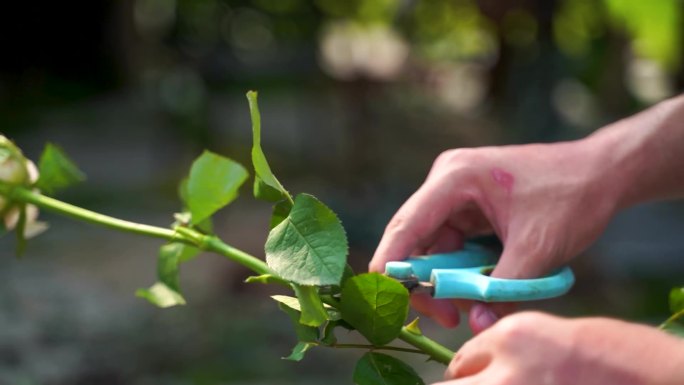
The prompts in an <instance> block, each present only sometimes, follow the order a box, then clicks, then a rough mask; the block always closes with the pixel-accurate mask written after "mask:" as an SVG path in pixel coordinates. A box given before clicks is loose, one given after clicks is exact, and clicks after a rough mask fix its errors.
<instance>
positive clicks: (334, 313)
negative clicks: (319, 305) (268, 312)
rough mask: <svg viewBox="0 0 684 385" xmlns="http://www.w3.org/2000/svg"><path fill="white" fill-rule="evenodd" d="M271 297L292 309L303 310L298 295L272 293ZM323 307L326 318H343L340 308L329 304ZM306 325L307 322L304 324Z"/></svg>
mask: <svg viewBox="0 0 684 385" xmlns="http://www.w3.org/2000/svg"><path fill="white" fill-rule="evenodd" d="M271 298H273V299H274V300H275V301H277V302H279V303H280V304H283V305H285V306H287V307H289V308H290V309H292V310H295V311H297V312H301V311H302V305H301V301H300V300H299V298H296V297H290V296H289V295H272V296H271ZM323 308H324V309H325V312H326V320H332V321H337V320H340V319H341V318H342V315H341V314H340V312H339V310H337V309H335V308H334V307H332V306H330V305H328V304H323ZM297 322H300V323H301V321H300V318H297ZM304 325H306V324H304Z"/></svg>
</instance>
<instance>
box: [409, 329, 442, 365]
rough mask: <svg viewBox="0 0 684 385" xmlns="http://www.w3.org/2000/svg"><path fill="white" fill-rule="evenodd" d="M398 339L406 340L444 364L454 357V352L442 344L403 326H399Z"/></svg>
mask: <svg viewBox="0 0 684 385" xmlns="http://www.w3.org/2000/svg"><path fill="white" fill-rule="evenodd" d="M399 339H400V340H402V341H404V342H406V343H407V344H409V345H413V346H415V347H416V348H418V349H420V350H422V351H423V352H425V353H426V354H428V355H429V356H430V357H431V358H432V359H433V360H435V361H437V362H440V363H442V364H444V365H449V362H451V359H452V358H454V352H452V351H451V350H449V349H447V348H446V347H444V346H443V345H440V344H439V343H437V342H435V341H433V340H431V339H429V338H427V337H425V336H424V335H422V334H416V333H414V332H412V331H410V330H408V329H407V328H406V326H404V327H403V328H401V333H399Z"/></svg>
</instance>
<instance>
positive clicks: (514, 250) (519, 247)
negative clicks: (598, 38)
mask: <svg viewBox="0 0 684 385" xmlns="http://www.w3.org/2000/svg"><path fill="white" fill-rule="evenodd" d="M530 250H531V248H529V247H527V246H526V245H523V244H522V243H519V242H514V243H512V244H510V243H509V244H506V245H505V246H504V251H503V253H502V254H501V258H500V259H499V263H498V264H497V265H496V267H495V268H494V271H492V274H491V276H492V277H495V278H506V279H526V278H537V277H539V276H541V275H543V274H544V273H545V272H546V271H547V269H548V266H549V265H550V263H549V262H548V261H549V260H550V258H549V256H547V255H542V254H535V253H534V252H531V251H530ZM516 308H517V304H516V303H513V302H496V303H484V302H477V303H475V304H474V305H473V306H472V308H471V309H470V314H469V319H468V320H469V324H470V328H471V329H472V331H473V333H475V334H478V333H480V332H482V331H483V330H485V329H487V328H489V327H490V326H492V325H494V324H495V323H496V322H497V321H498V320H499V319H500V318H502V317H504V316H506V315H508V314H511V313H513V312H514V311H515V310H516Z"/></svg>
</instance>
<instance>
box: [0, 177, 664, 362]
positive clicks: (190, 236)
mask: <svg viewBox="0 0 684 385" xmlns="http://www.w3.org/2000/svg"><path fill="white" fill-rule="evenodd" d="M0 195H4V196H6V197H9V198H10V200H13V201H20V202H25V203H30V204H33V205H36V206H38V207H40V208H41V209H44V210H47V211H51V212H54V213H57V214H61V215H65V216H68V217H71V218H74V219H78V220H82V221H85V222H88V223H92V224H95V225H99V226H104V227H108V228H111V229H115V230H120V231H124V232H128V233H133V234H139V235H146V236H150V237H154V238H161V239H164V240H167V241H173V242H183V243H186V244H190V245H194V246H196V247H198V248H200V249H202V250H205V251H211V252H215V253H217V254H220V255H223V256H224V257H226V258H228V259H230V260H232V261H234V262H237V263H239V264H241V265H243V266H245V267H247V268H249V269H251V270H253V271H254V272H256V273H258V274H273V272H272V271H271V269H269V267H268V265H266V263H265V262H264V261H262V260H260V259H258V258H256V257H254V256H252V255H250V254H247V253H245V252H244V251H242V250H239V249H236V248H234V247H232V246H230V245H228V244H226V243H225V242H223V241H222V240H221V239H220V238H218V237H216V236H212V235H205V234H202V233H200V232H198V231H195V230H193V229H190V228H187V227H180V226H179V227H177V228H176V229H173V230H172V229H166V228H163V227H156V226H149V225H143V224H140V223H135V222H129V221H125V220H122V219H118V218H114V217H110V216H107V215H103V214H99V213H96V212H94V211H90V210H86V209H83V208H81V207H78V206H74V205H71V204H69V203H66V202H62V201H60V200H57V199H54V198H50V197H48V196H45V195H42V194H40V193H38V192H35V191H32V190H30V189H28V188H24V187H14V186H9V185H7V184H3V183H0ZM274 277H277V276H275V274H274ZM276 279H277V278H276ZM282 283H284V284H287V281H285V280H283V281H282ZM325 302H326V303H329V304H331V305H333V306H335V305H337V303H336V301H331V300H330V299H329V300H328V301H325ZM330 302H332V303H330ZM673 317H674V316H673ZM671 318H672V317H671ZM674 318H676V317H674ZM668 321H669V320H668ZM668 321H666V322H668ZM399 339H401V340H403V341H404V342H406V343H408V344H409V345H413V346H414V347H416V348H418V349H419V350H420V351H421V352H423V353H424V354H427V355H429V356H430V357H431V358H432V359H433V360H435V361H437V362H441V363H443V364H445V365H446V364H449V362H450V361H451V359H452V357H453V356H454V352H452V351H450V350H449V349H447V348H446V347H444V346H442V345H440V344H439V343H437V342H435V341H433V340H431V339H429V338H427V337H425V336H423V335H419V334H415V333H413V332H411V331H409V330H408V329H407V328H406V327H403V328H402V330H401V333H400V334H399ZM343 346H344V345H343ZM369 346H370V345H369ZM349 347H351V346H349ZM369 348H371V347H369ZM372 349H376V350H378V349H385V350H399V351H406V352H409V351H411V352H417V351H415V350H414V349H405V348H396V347H391V346H380V347H372Z"/></svg>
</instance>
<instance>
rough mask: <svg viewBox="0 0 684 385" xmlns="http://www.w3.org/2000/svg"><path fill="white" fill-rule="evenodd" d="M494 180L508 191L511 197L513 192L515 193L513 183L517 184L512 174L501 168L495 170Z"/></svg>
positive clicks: (493, 172) (493, 170)
mask: <svg viewBox="0 0 684 385" xmlns="http://www.w3.org/2000/svg"><path fill="white" fill-rule="evenodd" d="M492 178H493V179H494V182H496V183H497V184H498V185H499V186H501V187H503V189H504V190H506V192H507V193H508V194H509V195H510V193H511V191H513V183H514V182H515V178H514V177H513V175H511V173H509V172H506V171H504V170H502V169H500V168H493V169H492Z"/></svg>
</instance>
